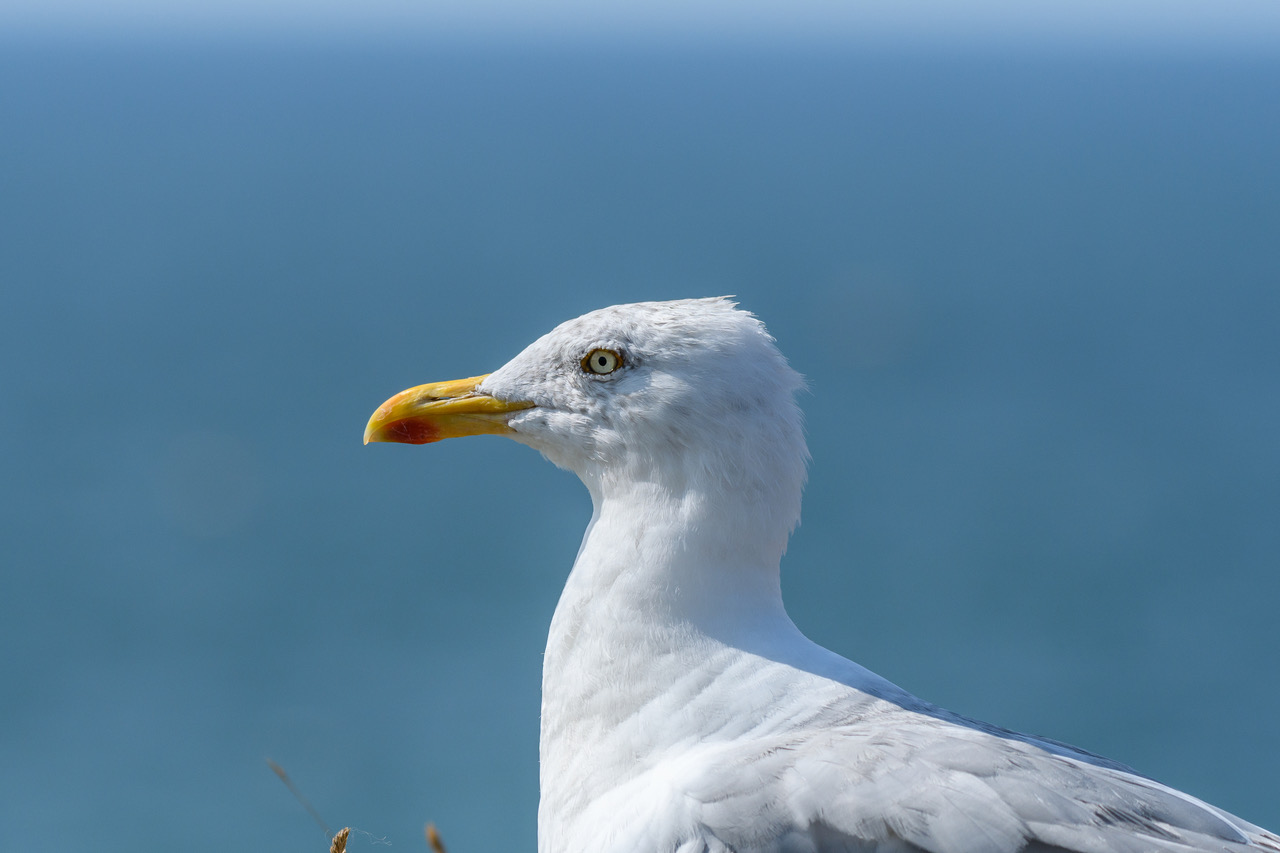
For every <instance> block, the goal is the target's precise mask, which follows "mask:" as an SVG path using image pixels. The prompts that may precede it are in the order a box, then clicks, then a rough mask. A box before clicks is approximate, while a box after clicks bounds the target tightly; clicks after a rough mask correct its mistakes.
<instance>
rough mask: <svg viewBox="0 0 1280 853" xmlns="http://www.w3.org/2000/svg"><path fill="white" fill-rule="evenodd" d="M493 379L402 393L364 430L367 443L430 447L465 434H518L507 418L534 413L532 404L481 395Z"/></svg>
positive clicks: (461, 381) (435, 385)
mask: <svg viewBox="0 0 1280 853" xmlns="http://www.w3.org/2000/svg"><path fill="white" fill-rule="evenodd" d="M488 375H489V374H487V373H486V374H485V375H484V376H473V377H471V378H470V379H455V380H454V381H452V382H433V383H431V384H429V385H419V386H418V387H416V388H410V389H409V390H407V391H401V392H400V393H399V394H397V395H395V396H394V397H392V398H391V399H390V400H388V401H387V402H385V403H383V404H382V405H381V406H379V407H378V411H376V412H374V413H373V417H371V418H369V424H368V426H366V427H365V428H364V443H365V444H368V443H369V442H371V441H398V442H401V443H403V444H427V443H428V442H432V441H440V440H441V439H443V438H457V437H458V436H462V435H484V434H486V433H489V434H499V435H501V434H504V433H510V432H514V430H512V429H511V427H509V426H507V419H508V418H509V417H510V416H511V414H512V413H513V412H518V411H520V410H521V409H529V408H532V407H533V403H529V402H525V401H523V400H499V399H498V398H496V397H490V396H489V395H488V394H477V393H476V386H477V385H479V384H480V383H481V382H483V381H484V380H485V377H486V376H488Z"/></svg>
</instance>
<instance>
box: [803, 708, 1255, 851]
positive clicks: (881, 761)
mask: <svg viewBox="0 0 1280 853" xmlns="http://www.w3.org/2000/svg"><path fill="white" fill-rule="evenodd" d="M897 731H898V732H899V733H901V732H904V731H908V732H912V733H913V734H914V735H915V738H916V740H915V742H914V743H904V742H903V740H902V739H901V738H895V739H893V740H890V739H886V738H883V737H882V738H871V739H867V738H859V737H857V735H856V734H854V735H853V736H852V737H850V736H849V734H848V733H846V734H845V736H844V737H840V736H839V734H838V733H836V732H832V733H831V734H832V735H834V737H831V738H830V739H829V741H828V744H827V746H828V747H829V749H828V750H821V749H820V746H819V744H818V743H815V742H812V741H810V742H809V743H806V744H804V745H803V746H801V745H797V751H798V752H803V753H808V754H809V755H810V756H813V755H814V753H815V752H819V753H821V752H825V755H822V757H821V758H812V759H810V760H806V759H805V758H799V759H798V760H797V761H796V762H795V764H794V765H793V770H794V772H795V773H796V774H798V776H799V777H801V780H802V784H801V785H800V787H809V786H815V785H816V790H819V791H826V792H828V798H829V799H828V802H827V803H826V804H825V807H823V808H821V809H819V811H818V813H817V814H816V815H814V817H815V818H816V821H815V826H821V827H823V829H822V830H821V831H822V832H828V833H829V834H831V835H832V836H833V841H832V843H831V844H830V846H827V845H824V846H821V847H817V848H815V849H816V850H818V851H819V853H826V851H827V850H831V851H842V850H854V849H889V848H891V847H892V846H893V845H892V843H890V844H889V845H887V846H886V847H885V848H881V847H880V844H881V843H884V842H893V841H900V842H905V847H904V848H903V849H919V850H925V851H933V853H992V852H993V851H1033V850H1061V851H1079V853H1127V851H1132V853H1154V851H1170V853H1173V851H1192V850H1201V851H1207V850H1213V851H1246V850H1255V851H1257V850H1265V851H1271V852H1272V853H1280V838H1277V837H1276V836H1274V835H1271V834H1270V833H1267V832H1265V831H1263V830H1261V829H1259V828H1257V827H1254V826H1252V825H1250V824H1248V823H1246V822H1244V821H1241V820H1239V819H1237V818H1234V817H1232V816H1231V815H1228V814H1226V813H1225V812H1221V811H1219V810H1218V809H1215V808H1213V807H1212V806H1209V805H1207V804H1205V803H1202V802H1200V801H1198V800H1196V799H1194V798H1193V797H1190V796H1188V795H1185V794H1181V793H1179V792H1177V791H1174V790H1172V789H1170V788H1166V787H1165V786H1163V785H1160V784H1159V783H1157V782H1153V781H1151V780H1149V779H1145V778H1143V777H1141V776H1138V775H1136V774H1133V773H1130V772H1126V771H1125V770H1123V769H1118V768H1119V766H1118V765H1113V764H1111V763H1109V762H1108V763H1107V764H1106V765H1103V766H1098V765H1097V764H1094V763H1092V761H1090V758H1091V756H1089V755H1088V754H1087V753H1080V752H1076V751H1074V750H1070V748H1064V747H1061V746H1060V745H1057V744H1051V743H1046V744H1044V746H1043V747H1042V746H1041V745H1039V744H1038V743H1037V742H1036V741H1035V740H1034V739H1029V738H1025V739H1024V738H1021V737H1019V738H1007V737H1002V736H1000V735H999V734H996V733H993V732H991V731H986V730H977V729H971V728H967V727H964V726H957V725H955V724H953V723H951V722H949V721H944V720H936V719H935V720H930V722H929V723H928V724H925V725H923V726H922V725H921V724H920V721H919V720H917V721H915V725H912V726H906V727H902V728H899V729H898V730H897ZM821 739H822V740H828V738H821ZM851 747H852V751H853V752H854V753H855V754H854V757H853V760H852V761H848V760H842V759H843V756H840V755H838V753H840V752H844V753H846V754H848V752H849V751H850V748H851ZM838 777H843V779H838ZM833 790H835V791H839V792H840V793H839V794H838V795H837V797H836V798H835V799H834V800H832V799H830V792H831V791H833ZM815 832H818V830H815ZM842 838H844V839H862V840H863V841H862V846H854V845H852V844H851V843H848V842H846V841H842V840H840V839H842ZM872 840H874V841H872ZM868 841H872V844H871V846H870V847H869V848H868V847H867V842H868Z"/></svg>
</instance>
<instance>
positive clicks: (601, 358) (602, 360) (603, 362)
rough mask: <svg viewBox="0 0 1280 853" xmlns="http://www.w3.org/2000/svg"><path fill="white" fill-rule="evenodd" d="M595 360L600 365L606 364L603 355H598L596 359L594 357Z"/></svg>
mask: <svg viewBox="0 0 1280 853" xmlns="http://www.w3.org/2000/svg"><path fill="white" fill-rule="evenodd" d="M596 361H597V362H598V363H599V365H600V366H601V367H604V366H605V365H606V364H608V362H607V361H605V358H604V356H600V357H599V358H598V359H596Z"/></svg>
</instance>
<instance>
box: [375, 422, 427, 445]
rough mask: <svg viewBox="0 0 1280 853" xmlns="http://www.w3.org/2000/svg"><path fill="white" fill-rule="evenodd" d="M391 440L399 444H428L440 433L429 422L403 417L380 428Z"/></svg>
mask: <svg viewBox="0 0 1280 853" xmlns="http://www.w3.org/2000/svg"><path fill="white" fill-rule="evenodd" d="M381 432H382V433H383V434H384V435H387V436H389V437H391V440H392V441H398V442H400V443H401V444H430V443H431V442H433V441H439V440H440V433H439V431H438V430H436V429H435V428H434V427H432V426H431V424H430V423H428V422H427V421H424V420H420V419H418V418H403V419H401V420H398V421H392V422H391V423H389V424H387V425H386V426H384V427H383V428H382V429H381Z"/></svg>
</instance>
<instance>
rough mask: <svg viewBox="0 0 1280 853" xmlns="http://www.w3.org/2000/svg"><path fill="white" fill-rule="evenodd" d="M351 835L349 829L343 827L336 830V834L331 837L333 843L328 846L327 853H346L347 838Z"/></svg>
mask: <svg viewBox="0 0 1280 853" xmlns="http://www.w3.org/2000/svg"><path fill="white" fill-rule="evenodd" d="M350 834H351V827H349V826H344V827H342V829H339V830H338V834H337V835H335V836H334V837H333V843H332V844H330V845H329V853H346V849H347V836H348V835H350Z"/></svg>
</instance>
